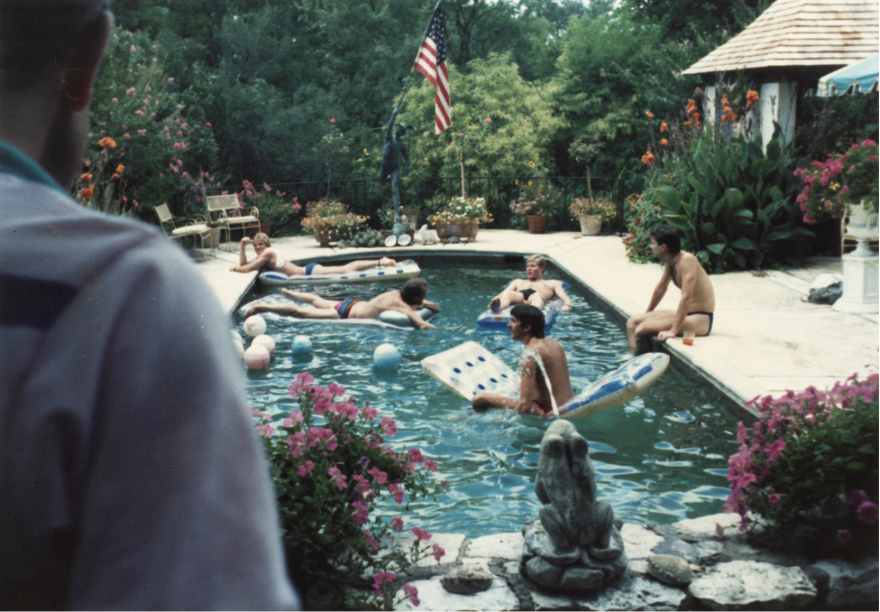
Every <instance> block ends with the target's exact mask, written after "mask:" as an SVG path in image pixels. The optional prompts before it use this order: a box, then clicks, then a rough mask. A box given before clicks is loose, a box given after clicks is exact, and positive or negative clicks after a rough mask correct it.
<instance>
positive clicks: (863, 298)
mask: <svg viewBox="0 0 880 612" xmlns="http://www.w3.org/2000/svg"><path fill="white" fill-rule="evenodd" d="M857 253H858V252H857V251H854V252H853V253H850V254H849V255H844V256H843V297H841V298H840V299H839V300H837V301H836V302H835V303H834V306H833V308H834V310H839V311H841V312H852V313H860V314H871V313H876V312H878V272H880V265H878V263H880V260H878V257H877V255H873V254H872V255H873V256H863V255H861V254H857Z"/></svg>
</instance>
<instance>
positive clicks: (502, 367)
mask: <svg viewBox="0 0 880 612" xmlns="http://www.w3.org/2000/svg"><path fill="white" fill-rule="evenodd" d="M668 366H669V355H666V354H665V353H647V354H645V355H640V356H638V357H634V358H633V359H631V360H629V361H627V362H626V363H625V364H623V365H622V366H621V367H619V368H618V369H616V370H615V371H614V372H611V373H610V374H608V375H607V376H605V377H603V378H601V379H600V380H597V381H596V382H594V383H592V384H590V385H588V386H587V387H586V388H584V389H582V390H581V392H580V393H578V394H576V395H575V396H574V397H573V398H571V399H570V400H568V401H567V402H566V403H564V404H563V405H562V406H559V407H558V409H559V417H560V418H562V419H580V418H583V417H586V416H589V415H591V414H593V413H594V412H599V411H600V410H608V409H609V408H616V407H617V406H620V405H622V404H625V403H627V402H629V401H630V400H632V399H634V398H635V397H637V396H638V395H640V394H642V393H644V392H645V391H647V390H648V389H650V388H651V385H653V384H654V383H655V382H657V380H658V379H659V378H660V376H662V375H663V372H665V371H666V368H667V367H668ZM422 367H423V368H424V369H425V371H426V372H427V373H428V375H430V376H431V378H433V379H435V380H437V381H438V382H440V383H441V384H443V385H444V386H446V387H448V388H449V389H450V390H451V391H452V392H453V393H455V394H456V395H458V396H459V397H461V398H463V399H465V400H467V401H471V400H473V398H474V397H475V396H476V395H477V394H478V393H483V392H488V393H496V394H498V395H504V396H506V397H514V398H515V397H518V396H519V387H520V381H519V374H518V373H516V372H514V371H513V370H512V369H511V368H510V367H509V366H508V365H507V364H506V363H504V362H503V361H501V360H500V359H499V358H498V357H497V356H496V355H494V354H492V353H490V352H489V351H488V350H487V349H486V348H485V347H483V346H482V345H480V344H477V343H476V342H465V343H464V344H460V345H458V346H456V347H454V348H451V349H449V350H448V351H444V352H442V353H438V354H436V355H432V356H430V357H427V358H425V359H423V360H422ZM553 416H554V415H553V414H552V413H551V414H550V415H548V416H547V417H546V418H553Z"/></svg>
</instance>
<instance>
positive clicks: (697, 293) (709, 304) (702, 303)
mask: <svg viewBox="0 0 880 612" xmlns="http://www.w3.org/2000/svg"><path fill="white" fill-rule="evenodd" d="M680 255H681V257H680V259H679V261H678V263H675V264H666V265H665V266H664V272H667V270H668V274H669V276H670V279H671V280H672V283H673V284H674V285H675V286H676V287H678V289H679V290H680V289H681V280H682V277H683V276H685V275H687V274H694V275H695V276H696V282H695V283H694V294H693V298H692V299H691V303H690V305H689V306H688V312H715V289H713V288H712V281H710V280H709V275H708V274H707V273H706V270H704V269H703V266H701V265H700V262H699V260H698V259H697V258H696V257H694V256H693V255H692V254H691V253H687V252H685V251H682V252H681V254H680Z"/></svg>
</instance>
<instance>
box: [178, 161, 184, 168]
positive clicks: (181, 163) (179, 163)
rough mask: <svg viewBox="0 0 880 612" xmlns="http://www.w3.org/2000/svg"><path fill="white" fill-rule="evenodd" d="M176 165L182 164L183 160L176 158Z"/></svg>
mask: <svg viewBox="0 0 880 612" xmlns="http://www.w3.org/2000/svg"><path fill="white" fill-rule="evenodd" d="M177 166H178V167H181V166H183V160H182V159H178V160H177Z"/></svg>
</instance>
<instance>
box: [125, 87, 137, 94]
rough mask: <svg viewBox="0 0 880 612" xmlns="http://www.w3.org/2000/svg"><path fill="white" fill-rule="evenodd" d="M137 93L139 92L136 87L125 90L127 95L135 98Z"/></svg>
mask: <svg viewBox="0 0 880 612" xmlns="http://www.w3.org/2000/svg"><path fill="white" fill-rule="evenodd" d="M136 92H137V90H136V89H135V88H134V87H131V88H129V89H126V90H125V95H127V96H133V95H134V94H135V93H136Z"/></svg>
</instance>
